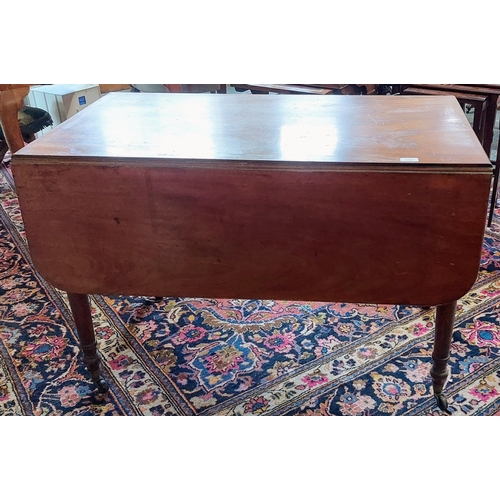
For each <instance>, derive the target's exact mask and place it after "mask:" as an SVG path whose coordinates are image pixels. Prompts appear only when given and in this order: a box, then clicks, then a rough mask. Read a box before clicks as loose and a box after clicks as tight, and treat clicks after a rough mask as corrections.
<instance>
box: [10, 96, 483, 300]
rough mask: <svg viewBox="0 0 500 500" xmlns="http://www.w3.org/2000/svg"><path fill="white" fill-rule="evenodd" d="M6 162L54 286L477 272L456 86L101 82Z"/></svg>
mask: <svg viewBox="0 0 500 500" xmlns="http://www.w3.org/2000/svg"><path fill="white" fill-rule="evenodd" d="M436 99H439V102H440V103H441V106H436ZM415 159H418V162H417V161H414V160H415ZM13 171H14V176H15V181H16V185H17V190H18V195H19V199H20V203H21V207H22V211H23V217H24V221H25V227H26V232H27V236H28V240H29V242H30V248H31V252H32V257H33V260H34V262H35V264H36V265H37V267H38V268H39V271H40V272H41V273H42V275H43V276H44V277H45V278H46V279H47V280H48V281H49V282H51V283H53V284H54V285H56V286H58V287H59V288H61V289H63V290H67V291H69V292H76V293H100V294H112V293H123V294H137V295H159V296H161V295H163V296H165V295H170V296H202V297H207V296H211V297H217V298H224V297H239V298H275V299H292V300H293V299H297V300H300V299H303V300H325V301H345V302H376V303H405V304H439V303H444V302H449V301H450V300H454V299H457V298H459V297H460V296H462V295H463V294H464V293H466V291H467V290H468V289H469V288H470V286H471V285H472V284H473V282H474V280H475V278H476V275H477V269H478V265H479V255H480V251H481V243H482V237H483V230H484V216H485V210H486V202H487V198H488V191H489V185H490V178H491V165H490V163H489V162H488V160H487V157H486V155H485V153H484V151H483V150H482V148H481V146H480V144H479V142H478V141H477V139H476V137H475V135H474V134H473V133H472V131H471V128H470V125H469V124H468V122H467V120H466V118H465V117H464V115H463V112H462V110H461V109H460V107H459V106H458V104H457V102H456V100H454V98H451V97H445V98H432V97H431V98H429V97H423V98H420V97H418V98H415V97H397V96H370V97H368V96H322V97H312V96H285V95H277V96H274V95H255V96H253V95H184V94H180V95H155V94H144V95H142V94H139V95H136V94H114V95H109V96H107V97H104V98H102V99H100V100H99V101H97V102H96V103H94V104H93V105H92V106H91V107H89V108H88V109H86V110H84V111H82V112H81V113H79V114H77V115H76V116H75V117H74V118H73V119H71V120H68V121H67V122H65V123H63V124H61V125H60V126H58V127H56V128H55V129H54V130H53V131H51V132H49V133H48V134H46V135H45V136H43V137H42V138H41V139H38V140H37V141H35V142H34V143H32V144H30V145H28V146H27V147H25V148H23V149H22V150H21V151H20V152H18V153H17V154H16V155H15V158H14V162H13Z"/></svg>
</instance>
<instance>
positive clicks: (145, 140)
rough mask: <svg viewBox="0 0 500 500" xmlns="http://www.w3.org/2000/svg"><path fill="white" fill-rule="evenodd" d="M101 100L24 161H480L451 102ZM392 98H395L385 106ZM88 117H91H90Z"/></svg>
mask: <svg viewBox="0 0 500 500" xmlns="http://www.w3.org/2000/svg"><path fill="white" fill-rule="evenodd" d="M367 97H368V96H335V95H331V96H302V95H297V96H290V95H249V94H244V95H238V94H176V95H160V94H146V93H143V94H139V95H137V94H134V93H130V94H129V93H115V94H109V95H106V96H104V97H103V98H101V99H99V100H98V101H97V102H95V103H94V104H92V107H91V108H90V111H87V110H83V111H82V112H80V113H78V114H77V115H75V117H74V118H73V119H72V120H71V121H67V122H65V123H62V124H61V125H59V126H58V127H57V128H56V129H54V130H53V131H51V132H50V133H48V134H45V136H44V137H43V138H42V139H43V140H38V141H36V142H34V143H33V144H31V145H29V146H28V147H26V148H24V149H23V153H22V156H23V157H27V156H43V157H65V158H66V157H71V158H72V159H82V158H86V157H90V158H106V159H112V160H117V161H128V160H129V159H130V158H141V159H146V158H148V159H162V160H163V159H170V160H186V159H202V160H207V161H209V162H210V161H220V160H236V161H242V162H246V161H255V162H257V161H261V160H267V161H272V162H279V161H285V162H301V161H306V162H315V163H318V162H326V163H328V164H329V166H330V167H334V166H336V165H342V164H347V163H349V164H353V163H354V164H361V165H367V164H370V165H381V164H400V163H401V158H408V157H410V158H418V159H419V163H420V164H432V165H438V164H451V165H460V164H464V165H470V164H484V163H485V160H487V158H486V157H485V155H484V152H483V151H481V147H480V145H479V143H478V141H477V140H476V139H475V137H474V134H471V133H470V125H469V123H468V122H467V119H466V118H465V117H464V116H463V112H462V114H460V113H458V111H459V110H460V108H459V106H458V104H457V103H456V101H455V99H454V98H453V97H445V98H443V99H440V100H439V101H437V102H440V103H442V105H441V106H436V101H435V99H434V98H433V97H414V96H369V98H367ZM388 97H390V100H388ZM84 111H85V112H84Z"/></svg>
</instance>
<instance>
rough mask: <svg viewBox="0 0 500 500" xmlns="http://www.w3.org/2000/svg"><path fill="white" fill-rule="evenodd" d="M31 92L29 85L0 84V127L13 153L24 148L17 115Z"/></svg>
mask: <svg viewBox="0 0 500 500" xmlns="http://www.w3.org/2000/svg"><path fill="white" fill-rule="evenodd" d="M29 90H30V86H29V85H28V84H22V83H13V84H0V125H1V127H2V130H3V133H4V136H5V140H6V141H7V145H8V147H9V149H10V151H11V153H15V152H16V151H19V150H20V149H21V148H22V147H24V139H23V135H22V133H21V128H20V126H19V120H18V116H17V115H18V112H19V110H20V109H21V106H22V105H23V99H24V98H25V97H26V96H27V95H28V92H29Z"/></svg>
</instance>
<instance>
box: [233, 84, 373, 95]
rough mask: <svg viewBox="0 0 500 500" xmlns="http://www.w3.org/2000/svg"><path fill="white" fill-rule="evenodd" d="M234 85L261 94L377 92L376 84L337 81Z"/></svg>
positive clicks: (358, 93)
mask: <svg viewBox="0 0 500 500" xmlns="http://www.w3.org/2000/svg"><path fill="white" fill-rule="evenodd" d="M231 86H232V87H235V88H237V89H242V90H250V91H252V92H255V93H259V94H268V93H270V92H274V93H278V94H310V95H328V94H335V95H360V94H375V90H376V85H371V84H361V85H353V84H336V83H326V84H320V83H307V84H296V83H242V84H239V83H238V84H231Z"/></svg>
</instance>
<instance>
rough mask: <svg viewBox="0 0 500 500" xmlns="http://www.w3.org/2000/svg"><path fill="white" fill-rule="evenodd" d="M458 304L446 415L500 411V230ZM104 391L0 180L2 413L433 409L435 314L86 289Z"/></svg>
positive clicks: (6, 180) (6, 183)
mask: <svg viewBox="0 0 500 500" xmlns="http://www.w3.org/2000/svg"><path fill="white" fill-rule="evenodd" d="M498 215H500V214H497V216H496V220H495V222H494V225H493V226H492V228H491V230H488V231H487V234H486V238H485V241H484V249H483V256H482V263H481V269H480V273H479V276H478V279H477V281H476V283H475V285H474V287H473V289H472V290H471V291H470V292H469V293H468V294H467V295H466V296H465V297H464V298H463V299H462V300H460V301H459V309H458V312H457V321H456V328H455V333H454V342H453V345H452V352H451V359H450V367H451V378H450V380H449V382H448V385H447V387H446V391H445V392H446V394H447V395H448V399H449V404H450V407H449V409H450V411H451V413H452V415H495V414H497V413H499V412H500V359H499V357H498V354H499V349H500V330H499V326H498V325H499V324H500V320H499V306H500V280H499V271H500V226H499V225H498V221H499V219H498ZM91 300H92V309H93V319H94V325H95V326H96V335H97V338H98V345H99V349H100V352H101V354H102V356H103V365H104V366H103V370H104V376H105V378H106V380H107V381H108V383H109V385H110V391H109V394H107V395H106V396H101V395H98V394H97V393H96V391H95V390H94V387H93V385H92V384H91V383H90V382H89V377H88V374H87V372H86V369H85V368H84V367H83V365H82V362H81V356H80V353H79V349H78V347H77V337H76V334H75V328H74V325H73V321H72V317H71V314H70V312H69V308H68V305H67V299H66V295H65V294H64V293H63V292H61V291H59V290H57V289H54V288H53V287H51V286H50V285H48V284H47V283H46V282H44V280H43V279H42V278H41V277H40V276H39V275H38V273H37V271H36V269H35V268H34V267H33V265H32V263H31V260H30V256H29V251H28V246H27V243H26V240H25V235H24V231H23V224H22V218H21V214H20V211H19V206H18V202H17V198H16V195H15V191H14V187H13V181H12V177H11V173H10V171H9V170H8V168H5V167H3V168H2V169H1V175H0V315H1V320H0V414H2V415H440V414H441V412H440V411H439V409H438V408H437V406H436V404H435V401H434V398H433V397H432V392H431V380H430V376H429V370H430V367H431V352H432V345H433V332H434V314H435V311H434V309H422V308H418V307H403V306H386V305H361V304H341V303H337V304H332V303H310V302H295V303H292V302H283V301H269V300H267V301H260V300H236V299H235V300H216V299H208V298H174V297H172V298H165V299H164V300H155V299H154V298H152V297H125V296H116V297H102V296H93V297H92V298H91Z"/></svg>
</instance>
